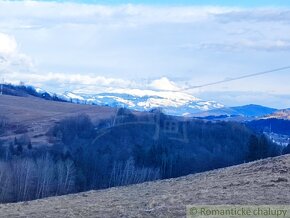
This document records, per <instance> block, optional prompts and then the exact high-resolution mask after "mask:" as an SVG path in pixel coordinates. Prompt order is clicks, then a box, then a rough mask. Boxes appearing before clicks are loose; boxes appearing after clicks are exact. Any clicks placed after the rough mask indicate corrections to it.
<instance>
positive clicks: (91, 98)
mask: <svg viewBox="0 0 290 218" xmlns="http://www.w3.org/2000/svg"><path fill="white" fill-rule="evenodd" d="M59 97H61V98H63V99H65V100H67V101H72V102H74V103H85V104H96V105H106V106H112V107H126V108H129V109H133V110H139V111H147V110H150V109H153V108H162V109H163V111H164V112H165V113H167V114H170V115H177V116H186V115H191V114H193V113H196V112H201V111H208V110H212V109H217V108H223V107H224V106H223V105H222V104H219V103H217V102H215V101H204V100H201V99H199V98H196V97H194V96H192V95H190V94H187V93H182V92H177V91H153V90H140V89H116V90H112V91H110V92H105V93H98V94H86V93H83V92H80V91H74V92H66V93H64V94H63V95H61V96H59Z"/></svg>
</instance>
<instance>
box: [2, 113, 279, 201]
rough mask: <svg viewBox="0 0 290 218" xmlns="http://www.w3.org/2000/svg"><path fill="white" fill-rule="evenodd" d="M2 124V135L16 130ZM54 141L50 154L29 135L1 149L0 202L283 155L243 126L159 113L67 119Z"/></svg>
mask: <svg viewBox="0 0 290 218" xmlns="http://www.w3.org/2000/svg"><path fill="white" fill-rule="evenodd" d="M2 120H3V122H1V123H0V125H1V126H2V127H3V126H5V125H9V124H7V123H6V122H5V119H2ZM2 131H5V128H2ZM47 136H48V137H49V140H50V143H51V144H52V146H50V147H47V146H39V147H34V146H33V144H31V141H30V139H29V137H27V135H22V136H18V137H15V139H14V141H13V142H11V143H10V145H9V146H4V145H3V146H1V152H0V155H1V156H0V158H1V162H0V184H1V185H0V187H1V188H0V201H1V202H15V201H23V200H31V199H36V198H43V197H47V196H54V195H62V194H67V193H73V192H79V191H86V190H91V189H101V188H107V187H113V186H120V185H128V184H133V183H140V182H144V181H149V180H156V179H165V178H172V177H178V176H183V175H187V174H191V173H197V172H202V171H207V170H211V169H216V168H220V167H225V166H230V165H235V164H240V163H244V162H247V161H252V160H256V159H261V158H265V157H269V156H276V155H279V154H281V148H280V147H279V146H277V145H276V144H273V143H271V142H270V141H269V140H268V139H267V138H266V137H265V136H264V135H259V134H255V133H254V132H253V131H252V130H250V129H248V128H247V127H246V126H244V125H243V124H239V123H230V122H205V121H200V120H191V119H183V118H178V117H172V116H166V115H164V114H163V113H161V112H160V111H159V110H156V111H152V112H151V113H147V114H143V115H138V116H136V115H134V114H132V113H131V111H129V110H126V109H120V110H118V112H117V114H116V115H115V116H112V117H111V118H109V119H103V120H101V121H99V122H97V123H93V122H92V121H91V119H90V118H89V117H88V116H87V115H79V116H76V117H71V118H65V119H63V120H62V121H60V122H58V123H57V124H56V125H55V126H53V127H52V128H51V129H50V130H49V131H48V133H47ZM11 172H13V173H11Z"/></svg>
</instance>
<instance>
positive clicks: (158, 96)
mask: <svg viewBox="0 0 290 218" xmlns="http://www.w3.org/2000/svg"><path fill="white" fill-rule="evenodd" d="M3 93H4V94H8V95H16V96H28V95H32V96H35V97H39V98H43V99H46V100H53V101H67V102H72V103H77V104H92V105H100V106H110V107H125V108H128V109H131V110H137V111H150V110H151V109H154V108H162V110H163V112H164V113H166V114H169V115H174V116H188V117H197V118H203V119H209V120H211V119H213V120H214V119H228V118H233V119H234V120H238V119H236V118H240V119H243V118H249V117H250V118H262V117H264V118H265V119H267V118H281V119H290V109H285V110H278V109H275V108H270V107H265V106H261V105H255V104H249V105H244V106H236V107H226V106H224V105H222V104H220V103H218V102H215V101H206V100H202V99H199V98H196V97H194V96H192V95H190V94H187V93H182V92H177V91H154V90H140V89H116V90H112V91H110V92H103V93H97V94H94V93H92V94H88V93H85V92H80V91H75V92H65V93H63V94H55V93H51V92H47V91H45V90H43V89H41V88H36V87H33V86H25V85H11V84H5V85H4V89H3Z"/></svg>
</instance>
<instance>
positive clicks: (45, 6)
mask: <svg viewBox="0 0 290 218" xmlns="http://www.w3.org/2000/svg"><path fill="white" fill-rule="evenodd" d="M289 16H290V9H287V8H256V9H253V8H232V7H208V6H205V7H196V6H186V7H181V6H180V7H176V6H144V5H130V4H128V5H119V6H104V5H95V4H90V5H86V4H76V3H57V2H35V1H13V2H11V1H0V29H1V31H2V32H3V33H5V34H0V69H1V74H2V75H3V74H4V73H5V78H7V80H8V79H9V80H11V81H12V80H13V81H19V80H23V81H24V82H26V83H37V84H38V85H40V86H44V87H46V88H47V87H49V88H50V89H51V90H53V89H62V90H63V91H65V90H68V89H71V88H77V89H82V87H80V86H83V87H86V88H87V89H88V90H92V91H93V90H96V88H95V87H96V86H97V87H101V88H99V89H102V87H113V88H118V87H121V88H122V87H127V86H129V87H136V88H138V89H139V88H153V89H158V90H176V89H178V87H181V88H182V87H183V86H184V85H185V84H186V83H187V82H188V84H187V85H185V86H192V85H200V84H206V83H209V82H214V81H219V80H223V79H225V78H228V77H238V76H240V75H244V74H249V73H255V72H259V71H264V70H269V69H272V68H278V67H281V66H284V65H285V64H287V63H288V62H289V55H290V36H289V34H287V33H288V32H290V25H289ZM16 41H17V43H16ZM32 60H33V61H32ZM49 72H52V73H49ZM57 72H59V73H57ZM88 72H89V73H88ZM2 75H1V76H2ZM152 78H161V79H157V80H155V81H153V79H152ZM168 78H170V80H169V79H168ZM288 80H290V76H289V74H287V72H286V73H285V74H284V75H282V76H281V74H279V73H277V74H273V75H270V74H269V75H267V76H265V77H260V78H257V79H254V78H252V80H251V81H249V80H247V81H246V83H247V86H245V85H244V84H245V83H244V81H237V82H235V83H231V84H228V85H227V87H228V89H231V90H236V91H241V90H243V91H245V89H251V90H253V89H255V91H256V90H257V89H259V90H261V91H265V92H266V91H269V90H270V89H272V90H279V93H286V92H289V88H288V84H286V83H285V81H288ZM140 81H141V82H140ZM142 81H149V82H146V83H144V82H143V83H142ZM272 81H275V83H273V82H272ZM257 83H258V84H257ZM76 84H81V85H79V86H77V85H76ZM180 84H182V85H180ZM221 89H222V88H221V86H212V87H207V89H206V90H205V89H203V90H201V92H205V91H207V90H211V91H214V90H221ZM193 91H194V92H196V90H193ZM217 97H218V96H217ZM213 100H217V101H218V100H219V99H213Z"/></svg>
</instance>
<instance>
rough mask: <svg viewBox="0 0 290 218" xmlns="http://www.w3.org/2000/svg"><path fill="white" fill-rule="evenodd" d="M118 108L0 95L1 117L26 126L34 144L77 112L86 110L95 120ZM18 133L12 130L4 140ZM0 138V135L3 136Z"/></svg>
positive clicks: (43, 139) (108, 114) (45, 140)
mask: <svg viewBox="0 0 290 218" xmlns="http://www.w3.org/2000/svg"><path fill="white" fill-rule="evenodd" d="M115 111H116V110H115V109H113V108H109V107H99V106H93V105H79V104H72V103H66V102H55V101H47V100H44V99H41V98H36V97H32V96H29V97H17V96H10V95H1V96H0V116H5V117H7V118H8V119H9V122H10V123H12V124H15V125H17V124H19V125H23V126H24V128H25V129H27V130H28V134H29V135H30V137H31V138H32V143H34V144H35V143H36V144H37V143H45V142H47V139H46V138H45V136H42V135H43V134H45V133H46V132H47V130H48V129H49V128H50V127H51V126H52V125H53V124H54V123H56V122H57V121H59V120H61V119H63V118H65V117H69V116H76V115H78V114H82V113H86V114H88V115H89V116H90V117H91V118H92V120H93V121H96V120H98V119H101V118H108V117H110V116H112V115H113V114H114V113H115ZM14 136H16V134H15V133H13V132H10V133H9V134H8V135H6V136H5V137H3V138H5V139H7V138H9V137H10V138H11V137H14ZM0 139H1V137H0Z"/></svg>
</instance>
